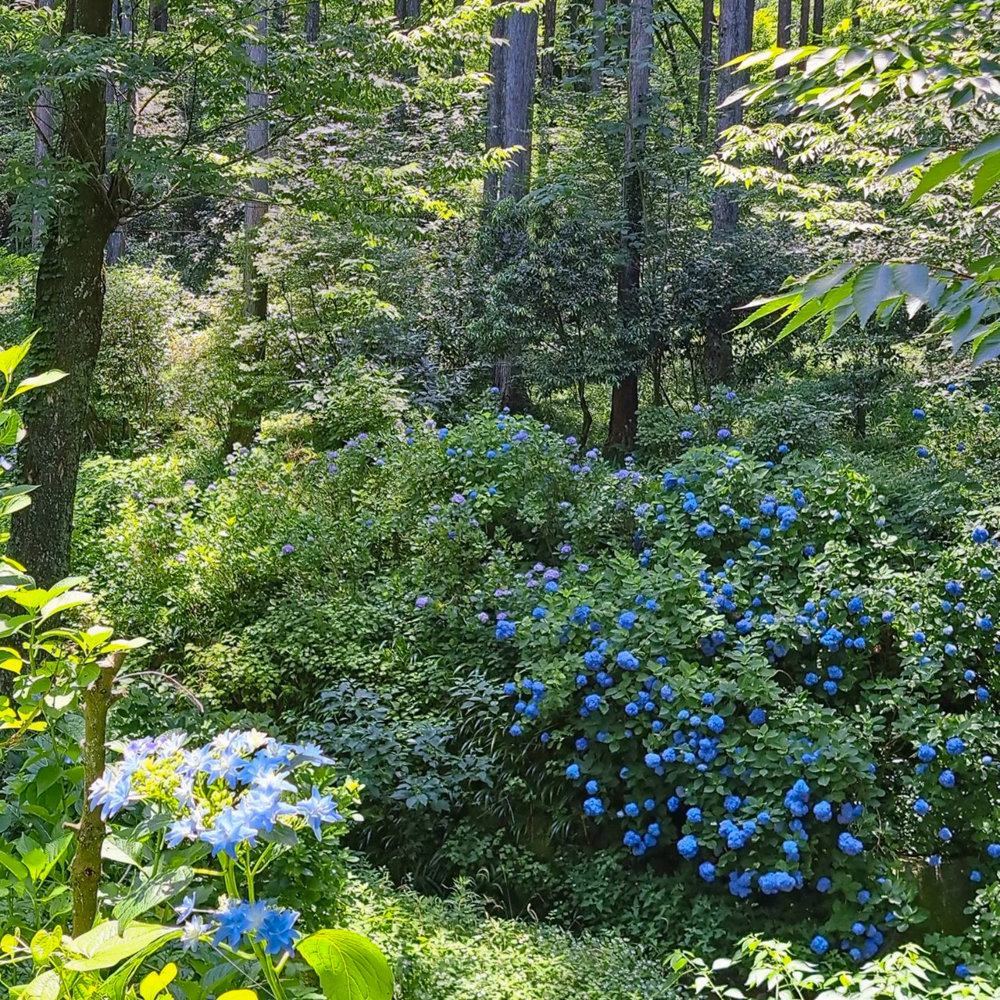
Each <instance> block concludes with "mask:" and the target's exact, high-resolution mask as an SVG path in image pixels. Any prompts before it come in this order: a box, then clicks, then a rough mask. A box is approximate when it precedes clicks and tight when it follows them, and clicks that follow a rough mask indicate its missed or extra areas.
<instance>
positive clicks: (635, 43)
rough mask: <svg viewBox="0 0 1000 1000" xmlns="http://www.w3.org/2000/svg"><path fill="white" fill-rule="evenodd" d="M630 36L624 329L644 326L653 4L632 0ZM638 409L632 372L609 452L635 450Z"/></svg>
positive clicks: (621, 280)
mask: <svg viewBox="0 0 1000 1000" xmlns="http://www.w3.org/2000/svg"><path fill="white" fill-rule="evenodd" d="M630 9H631V19H632V24H631V29H630V31H629V65H628V119H627V121H626V123H625V149H624V157H623V159H624V176H623V178H622V208H623V215H624V217H625V228H624V231H623V234H622V247H621V258H622V260H621V263H620V265H619V268H618V316H619V322H620V323H621V326H622V328H623V329H624V330H629V329H630V328H634V327H635V325H636V324H637V323H638V322H639V318H640V316H639V313H640V310H639V290H640V286H641V283H642V240H643V186H644V185H643V181H644V170H645V153H646V116H647V113H648V105H649V73H650V63H651V62H652V45H653V36H652V23H653V4H652V0H631V3H630ZM638 410H639V372H638V365H637V364H635V363H634V362H633V365H632V370H631V371H627V372H626V373H625V375H624V376H623V377H622V378H620V380H619V381H618V382H617V383H616V384H615V386H614V387H613V389H612V390H611V419H610V422H609V425H608V439H607V447H622V446H624V447H630V446H631V445H632V444H634V443H635V435H636V430H637V427H638Z"/></svg>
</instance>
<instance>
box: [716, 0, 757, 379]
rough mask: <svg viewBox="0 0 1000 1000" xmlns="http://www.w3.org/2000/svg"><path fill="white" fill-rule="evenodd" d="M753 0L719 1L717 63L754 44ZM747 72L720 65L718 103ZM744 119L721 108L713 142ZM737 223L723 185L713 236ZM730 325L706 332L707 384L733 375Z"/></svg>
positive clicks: (737, 107)
mask: <svg viewBox="0 0 1000 1000" xmlns="http://www.w3.org/2000/svg"><path fill="white" fill-rule="evenodd" d="M753 14H754V0H721V6H720V15H719V63H720V66H721V67H725V66H726V64H727V63H729V62H731V61H732V60H733V59H736V58H738V57H739V56H741V55H743V54H745V53H746V52H747V51H748V50H749V49H750V46H751V45H752V43H753ZM745 79H746V73H745V72H744V73H737V72H734V71H733V69H732V68H720V70H719V73H718V85H717V87H716V98H717V102H718V103H719V104H720V105H721V104H722V103H723V101H725V100H726V98H728V97H729V95H730V94H732V93H733V91H735V90H737V89H738V88H739V87H741V86H743V83H744V81H745ZM742 121H743V106H742V104H740V103H739V102H737V103H735V104H729V105H727V106H726V107H724V108H723V107H720V108H719V111H718V114H717V116H716V126H715V134H716V141H717V142H721V137H722V134H723V133H724V132H725V131H726V130H727V129H729V128H732V127H733V126H734V125H738V124H739V123H740V122H742ZM738 222H739V210H738V207H737V204H736V202H735V200H734V199H733V198H732V196H731V195H730V192H729V191H727V190H726V188H725V187H717V188H716V189H715V196H714V199H713V201H712V235H713V237H714V238H715V239H725V238H726V237H727V236H728V235H729V234H730V233H732V232H733V231H734V230H735V229H736V226H737V224H738ZM731 325H732V324H730V323H729V322H728V316H727V317H726V318H725V319H722V320H720V321H718V323H717V324H712V325H711V326H709V328H708V329H706V331H705V379H706V381H707V383H708V384H709V385H716V384H718V383H728V382H730V381H731V380H732V375H733V346H732V341H731V340H730V336H729V333H728V330H729V327H730V326H731Z"/></svg>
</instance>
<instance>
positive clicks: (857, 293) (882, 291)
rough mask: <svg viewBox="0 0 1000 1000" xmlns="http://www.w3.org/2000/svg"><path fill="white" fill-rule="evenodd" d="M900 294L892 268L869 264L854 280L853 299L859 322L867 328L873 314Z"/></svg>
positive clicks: (884, 265)
mask: <svg viewBox="0 0 1000 1000" xmlns="http://www.w3.org/2000/svg"><path fill="white" fill-rule="evenodd" d="M896 294H898V293H897V292H896V289H895V287H894V286H893V283H892V268H891V267H890V266H889V265H888V264H869V265H868V266H867V267H865V268H863V269H862V270H861V271H860V272H859V273H858V276H857V277H856V278H855V279H854V288H853V291H852V292H851V299H852V301H853V303H854V309H855V311H856V312H857V314H858V322H859V323H860V324H861V325H862V326H865V325H866V324H867V323H868V320H869V319H871V317H872V314H873V313H874V312H875V310H876V309H878V307H879V306H880V305H881V304H882V303H883V302H885V300H886V299H888V298H890V297H892V296H893V295H896Z"/></svg>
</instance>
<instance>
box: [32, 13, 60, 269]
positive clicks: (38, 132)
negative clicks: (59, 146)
mask: <svg viewBox="0 0 1000 1000" xmlns="http://www.w3.org/2000/svg"><path fill="white" fill-rule="evenodd" d="M54 5H55V0H37V3H36V6H37V7H39V8H43V7H45V8H51V7H53V6H54ZM55 100H56V98H55V94H54V93H53V92H52V88H51V87H42V88H41V89H40V90H39V91H38V98H37V99H36V101H35V106H34V107H33V108H32V110H31V118H32V123H33V125H34V129H35V166H36V167H40V166H41V165H42V163H43V162H44V160H45V158H46V157H47V156H48V155H49V153H50V152H51V150H52V140H53V136H54V135H55V115H56V108H55ZM40 183H42V184H44V183H45V182H44V181H41V182H40ZM42 229H43V219H42V217H41V215H40V214H39V213H38V212H34V213H33V214H32V216H31V249H32V250H38V249H40V248H41V245H42Z"/></svg>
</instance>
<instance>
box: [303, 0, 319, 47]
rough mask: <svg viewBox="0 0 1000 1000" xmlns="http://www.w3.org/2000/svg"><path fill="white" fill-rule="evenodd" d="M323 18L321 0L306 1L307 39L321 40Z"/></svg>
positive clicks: (309, 40)
mask: <svg viewBox="0 0 1000 1000" xmlns="http://www.w3.org/2000/svg"><path fill="white" fill-rule="evenodd" d="M320 20H321V11H320V7H319V0H307V2H306V41H307V42H310V43H312V42H318V41H319V25H320Z"/></svg>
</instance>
